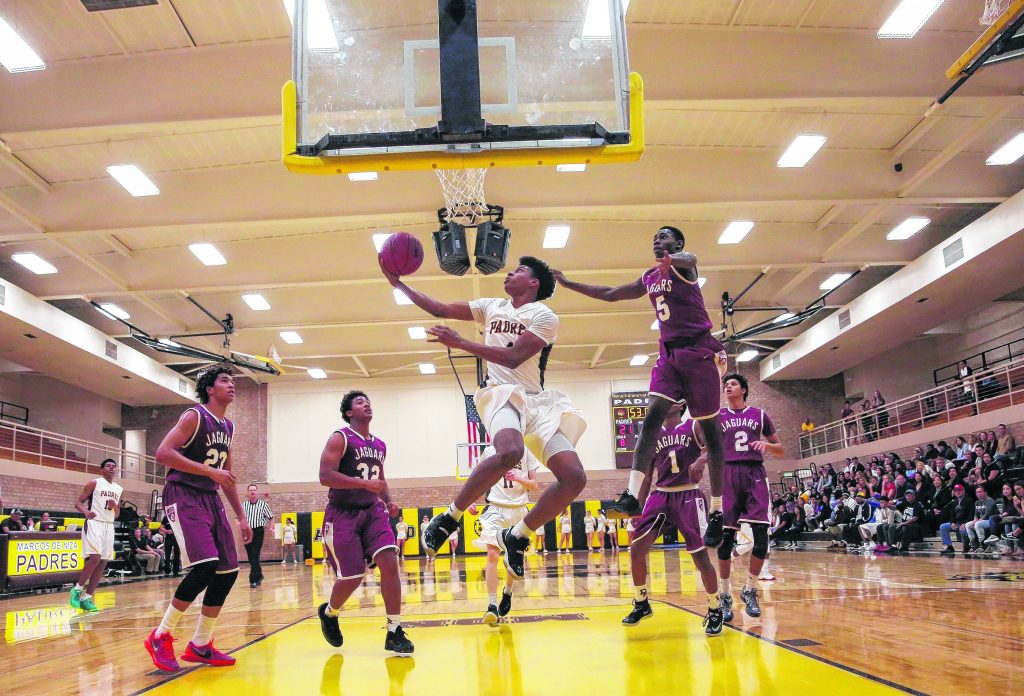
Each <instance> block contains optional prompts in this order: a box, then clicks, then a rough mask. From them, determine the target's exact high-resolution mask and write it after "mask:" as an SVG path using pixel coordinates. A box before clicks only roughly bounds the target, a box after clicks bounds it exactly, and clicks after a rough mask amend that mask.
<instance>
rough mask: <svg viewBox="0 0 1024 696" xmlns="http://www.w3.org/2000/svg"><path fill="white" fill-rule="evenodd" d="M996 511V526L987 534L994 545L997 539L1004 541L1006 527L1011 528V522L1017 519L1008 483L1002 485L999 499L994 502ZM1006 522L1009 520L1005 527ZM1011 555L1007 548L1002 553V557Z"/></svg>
mask: <svg viewBox="0 0 1024 696" xmlns="http://www.w3.org/2000/svg"><path fill="white" fill-rule="evenodd" d="M996 509H997V510H998V511H999V516H998V518H997V520H996V526H995V527H994V528H993V529H991V530H989V534H990V535H991V536H993V537H995V538H994V539H992V542H991V543H996V542H997V541H999V539H1003V540H1005V539H1006V531H1005V530H1006V529H1007V527H1008V526H1010V527H1012V524H1013V522H1015V521H1016V519H1017V510H1016V508H1015V507H1014V505H1013V486H1011V485H1010V484H1008V483H1004V484H1003V490H1002V491H1001V492H1000V496H999V498H998V499H997V500H996ZM1007 520H1010V521H1011V523H1010V525H1007ZM986 541H988V540H987V539H986ZM1010 553H1012V550H1011V549H1009V548H1007V549H1004V550H1003V551H1002V555H1004V556H1008V555H1010Z"/></svg>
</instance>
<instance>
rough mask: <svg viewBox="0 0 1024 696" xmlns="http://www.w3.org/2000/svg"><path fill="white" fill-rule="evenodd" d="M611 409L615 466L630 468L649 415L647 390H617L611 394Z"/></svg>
mask: <svg viewBox="0 0 1024 696" xmlns="http://www.w3.org/2000/svg"><path fill="white" fill-rule="evenodd" d="M611 409H612V444H613V445H614V447H615V467H616V468H617V469H628V468H630V466H632V464H633V452H634V451H635V450H636V442H637V439H638V438H639V437H640V429H641V427H643V422H644V417H645V416H646V415H647V392H616V393H614V394H612V395H611Z"/></svg>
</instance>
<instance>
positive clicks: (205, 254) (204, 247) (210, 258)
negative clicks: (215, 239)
mask: <svg viewBox="0 0 1024 696" xmlns="http://www.w3.org/2000/svg"><path fill="white" fill-rule="evenodd" d="M188 250H189V251H191V252H192V253H193V254H195V257H196V258H197V259H199V260H200V261H202V262H203V265H204V266H223V265H224V264H226V263H227V260H226V259H225V258H224V256H223V255H222V254H221V253H220V252H219V251H217V247H215V246H213V245H212V244H189V245H188Z"/></svg>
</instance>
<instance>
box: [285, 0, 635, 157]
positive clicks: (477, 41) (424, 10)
mask: <svg viewBox="0 0 1024 696" xmlns="http://www.w3.org/2000/svg"><path fill="white" fill-rule="evenodd" d="M292 18H293V21H292V23H293V27H294V29H293V41H292V43H293V80H292V81H290V82H289V83H287V84H286V85H285V87H284V90H283V92H282V109H283V117H284V118H283V123H284V138H283V156H284V162H285V164H286V166H287V167H288V168H289V169H291V170H293V171H300V172H309V173H323V174H334V173H352V172H358V171H367V170H375V171H376V170H383V171H388V170H409V169H438V168H441V169H462V168H472V167H480V168H484V167H496V166H528V165H532V166H536V165H538V164H547V165H553V164H562V163H590V162H594V163H597V162H612V161H630V160H635V159H638V158H639V157H640V155H641V154H642V152H643V128H642V108H641V107H642V82H641V80H640V78H639V76H638V75H635V74H634V75H630V73H629V67H628V59H627V52H626V32H625V15H624V3H623V0H519V1H517V2H512V1H510V0H295V6H294V11H293V13H292Z"/></svg>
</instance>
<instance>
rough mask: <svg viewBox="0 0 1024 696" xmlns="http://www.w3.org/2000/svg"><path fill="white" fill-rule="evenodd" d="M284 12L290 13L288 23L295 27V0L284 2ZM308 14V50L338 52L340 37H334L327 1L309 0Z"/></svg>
mask: <svg viewBox="0 0 1024 696" xmlns="http://www.w3.org/2000/svg"><path fill="white" fill-rule="evenodd" d="M283 2H284V11H285V12H287V13H288V21H289V22H291V23H292V27H294V26H295V0H283ZM306 12H307V13H308V17H307V21H306V28H307V34H306V42H307V44H308V45H307V48H309V50H311V51H337V50H338V37H336V36H335V35H334V22H332V21H331V13H330V12H328V11H327V3H326V2H325V0H309V2H308V4H307V5H306Z"/></svg>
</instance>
